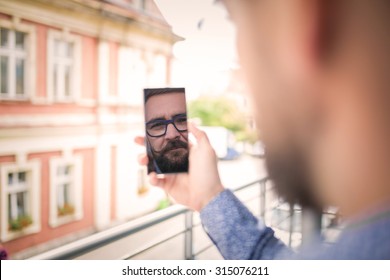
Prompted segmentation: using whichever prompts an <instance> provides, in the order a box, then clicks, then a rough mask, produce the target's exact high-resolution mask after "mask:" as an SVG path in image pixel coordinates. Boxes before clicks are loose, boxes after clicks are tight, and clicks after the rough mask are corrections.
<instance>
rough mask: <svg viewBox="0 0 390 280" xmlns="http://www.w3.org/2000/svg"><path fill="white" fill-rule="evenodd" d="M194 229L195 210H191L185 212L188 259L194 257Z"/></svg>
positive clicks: (185, 246)
mask: <svg viewBox="0 0 390 280" xmlns="http://www.w3.org/2000/svg"><path fill="white" fill-rule="evenodd" d="M192 229H193V212H192V211H190V210H189V211H187V212H186V213H185V233H184V257H185V259H186V260H193V259H194V252H193V235H192Z"/></svg>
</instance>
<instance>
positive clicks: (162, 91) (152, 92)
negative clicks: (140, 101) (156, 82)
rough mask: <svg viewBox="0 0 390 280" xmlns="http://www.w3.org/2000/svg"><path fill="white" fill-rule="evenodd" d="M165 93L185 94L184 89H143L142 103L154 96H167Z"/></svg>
mask: <svg viewBox="0 0 390 280" xmlns="http://www.w3.org/2000/svg"><path fill="white" fill-rule="evenodd" d="M167 93H185V88H145V89H144V102H145V104H146V102H147V101H148V99H149V98H150V97H152V96H155V95H160V94H167Z"/></svg>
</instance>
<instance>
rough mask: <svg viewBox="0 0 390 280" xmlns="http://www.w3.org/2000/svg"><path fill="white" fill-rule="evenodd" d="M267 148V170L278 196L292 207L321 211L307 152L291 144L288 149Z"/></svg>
mask: <svg viewBox="0 0 390 280" xmlns="http://www.w3.org/2000/svg"><path fill="white" fill-rule="evenodd" d="M265 147H266V149H265V164H266V168H267V171H268V174H269V178H270V180H271V181H273V183H274V188H275V190H276V193H277V194H278V196H279V197H281V198H282V199H283V200H284V201H285V202H287V203H289V204H290V205H294V204H298V205H301V206H302V207H308V208H312V209H317V210H321V209H322V205H321V203H320V202H319V200H318V199H317V197H316V195H315V192H314V189H313V183H312V180H311V176H310V175H311V171H310V165H309V164H308V160H307V159H306V157H305V151H303V150H301V149H299V148H298V147H296V146H295V147H294V145H293V144H291V143H290V145H289V147H288V148H287V149H276V147H272V146H271V147H269V148H267V145H266V144H265Z"/></svg>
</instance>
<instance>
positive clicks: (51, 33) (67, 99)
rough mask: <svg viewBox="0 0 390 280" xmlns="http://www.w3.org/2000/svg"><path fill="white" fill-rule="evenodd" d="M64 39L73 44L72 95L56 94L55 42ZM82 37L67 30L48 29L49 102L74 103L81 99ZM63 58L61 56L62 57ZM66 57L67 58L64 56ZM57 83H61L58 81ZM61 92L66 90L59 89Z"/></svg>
mask: <svg viewBox="0 0 390 280" xmlns="http://www.w3.org/2000/svg"><path fill="white" fill-rule="evenodd" d="M57 40H58V41H62V42H66V43H71V44H73V55H72V56H73V57H72V58H71V59H72V60H73V64H72V66H71V71H70V72H71V77H70V81H71V82H70V95H69V96H65V95H64V94H60V95H59V96H57V95H55V94H54V93H55V89H54V81H53V75H54V69H55V64H56V61H57V59H59V58H56V56H55V42H56V41H57ZM81 48H82V46H81V38H80V37H79V36H77V35H74V34H70V33H69V32H67V31H62V32H61V31H58V30H52V29H51V30H48V32H47V75H46V76H47V79H46V80H47V99H48V101H49V103H52V102H56V103H74V102H78V101H80V93H81V78H80V77H81ZM60 59H61V58H60ZM63 59H65V58H63ZM57 83H59V82H58V81H57ZM59 92H60V93H62V92H65V90H61V91H59Z"/></svg>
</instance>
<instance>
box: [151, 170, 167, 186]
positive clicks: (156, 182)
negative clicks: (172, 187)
mask: <svg viewBox="0 0 390 280" xmlns="http://www.w3.org/2000/svg"><path fill="white" fill-rule="evenodd" d="M149 182H150V184H151V185H153V186H156V187H160V188H164V182H165V178H161V177H158V176H157V174H156V172H151V173H150V174H149Z"/></svg>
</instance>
